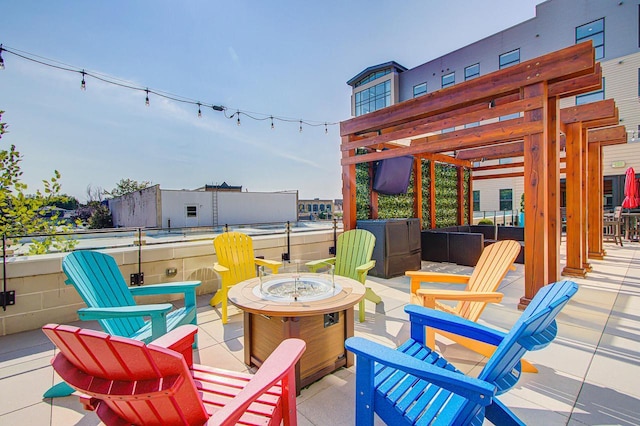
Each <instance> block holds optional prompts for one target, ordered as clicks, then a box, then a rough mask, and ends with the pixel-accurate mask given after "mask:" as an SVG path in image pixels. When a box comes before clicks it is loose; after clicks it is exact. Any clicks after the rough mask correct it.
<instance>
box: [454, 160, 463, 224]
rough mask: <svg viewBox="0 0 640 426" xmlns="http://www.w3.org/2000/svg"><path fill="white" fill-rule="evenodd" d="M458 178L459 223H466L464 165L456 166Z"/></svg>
mask: <svg viewBox="0 0 640 426" xmlns="http://www.w3.org/2000/svg"><path fill="white" fill-rule="evenodd" d="M456 174H457V178H458V179H457V180H458V184H457V187H458V210H457V211H458V218H457V220H458V225H464V170H463V169H462V167H460V166H458V167H456Z"/></svg>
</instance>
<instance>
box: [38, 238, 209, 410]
mask: <svg viewBox="0 0 640 426" xmlns="http://www.w3.org/2000/svg"><path fill="white" fill-rule="evenodd" d="M62 270H63V271H64V273H65V274H66V275H67V278H68V279H67V281H66V284H72V285H73V286H74V287H75V289H76V290H77V291H78V293H79V294H80V296H81V297H82V300H84V302H85V303H86V304H87V308H83V309H79V310H78V317H79V318H80V319H81V320H98V322H99V323H100V326H101V327H102V329H103V330H104V331H105V332H107V333H109V334H113V335H116V336H124V337H129V338H131V339H136V340H141V341H143V342H149V341H151V340H155V339H157V338H159V337H160V336H162V335H163V334H165V333H166V332H167V331H170V330H172V329H174V328H176V327H178V326H180V325H183V324H194V325H195V324H197V318H196V287H197V286H199V285H200V281H185V282H173V283H165V284H155V285H145V286H140V287H127V284H126V282H125V280H124V278H123V277H122V273H121V272H120V269H118V265H117V264H116V261H115V259H114V258H113V257H111V256H109V255H108V254H104V253H100V252H97V251H91V250H83V251H76V252H73V253H70V254H68V255H67V256H66V257H65V258H64V260H63V261H62ZM175 293H182V294H183V295H184V306H183V307H181V308H178V309H173V305H172V304H170V303H160V304H152V305H138V304H136V301H135V300H134V298H133V296H148V295H160V294H175ZM144 317H149V318H150V320H148V321H145V320H144ZM194 344H195V343H194ZM71 392H73V389H71V388H70V387H69V386H67V385H66V384H65V383H59V384H58V385H56V386H54V387H52V388H51V389H49V390H48V391H47V392H45V394H44V397H45V398H55V397H60V396H67V395H69V394H71Z"/></svg>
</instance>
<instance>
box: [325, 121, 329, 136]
mask: <svg viewBox="0 0 640 426" xmlns="http://www.w3.org/2000/svg"><path fill="white" fill-rule="evenodd" d="M327 133H329V129H328V128H327V123H324V134H325V135H326V134H327Z"/></svg>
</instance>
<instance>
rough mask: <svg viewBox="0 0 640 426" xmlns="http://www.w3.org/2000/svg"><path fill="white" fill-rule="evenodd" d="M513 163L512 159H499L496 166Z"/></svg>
mask: <svg viewBox="0 0 640 426" xmlns="http://www.w3.org/2000/svg"><path fill="white" fill-rule="evenodd" d="M511 163H513V158H500V159H499V160H498V164H511Z"/></svg>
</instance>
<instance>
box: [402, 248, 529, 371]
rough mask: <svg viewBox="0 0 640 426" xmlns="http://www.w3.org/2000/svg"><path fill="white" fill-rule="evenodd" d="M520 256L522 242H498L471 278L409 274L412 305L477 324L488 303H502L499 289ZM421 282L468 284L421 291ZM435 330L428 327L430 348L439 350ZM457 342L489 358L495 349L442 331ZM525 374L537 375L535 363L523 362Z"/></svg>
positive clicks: (469, 276) (483, 252)
mask: <svg viewBox="0 0 640 426" xmlns="http://www.w3.org/2000/svg"><path fill="white" fill-rule="evenodd" d="M518 253H520V243H518V242H517V241H513V240H504V241H498V242H496V243H493V244H490V245H488V246H487V247H485V248H484V250H483V251H482V255H480V259H478V263H477V264H476V266H475V268H474V270H473V273H472V274H471V275H458V274H446V273H438V272H425V271H407V272H406V273H405V275H406V276H408V277H410V278H411V298H410V302H411V303H413V304H416V305H421V306H425V307H427V308H432V309H438V310H441V311H445V312H448V313H450V314H454V315H458V316H460V317H462V318H465V319H468V320H469V321H473V322H477V321H478V318H480V314H482V311H483V310H484V308H485V307H486V306H487V304H488V303H499V302H500V301H502V297H503V294H502V293H500V292H497V291H496V290H497V289H498V286H499V285H500V283H501V282H502V280H503V279H504V277H505V276H506V275H507V272H508V271H509V269H510V268H513V267H514V266H513V263H514V261H515V260H516V257H518ZM421 282H442V283H450V284H466V288H465V289H464V290H461V291H460V290H440V289H423V288H420V283H421ZM439 300H455V301H458V304H457V305H455V306H453V307H452V306H451V305H447V304H444V303H440V302H439ZM435 333H436V332H435V331H434V329H433V328H427V339H426V341H427V346H429V347H430V348H431V349H435ZM438 333H439V334H441V335H443V336H446V337H447V338H449V339H451V340H453V341H454V342H456V343H458V344H460V345H462V346H464V347H466V348H468V349H471V350H473V351H475V352H477V353H479V354H482V355H484V356H486V357H490V356H491V355H492V354H493V352H494V350H495V346H492V345H489V344H486V343H482V342H479V341H477V340H471V339H468V338H465V337H462V336H458V335H455V334H452V333H449V332H442V331H438ZM522 371H527V372H537V371H538V370H537V369H536V368H535V367H534V366H533V365H531V363H529V362H527V361H525V360H522Z"/></svg>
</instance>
